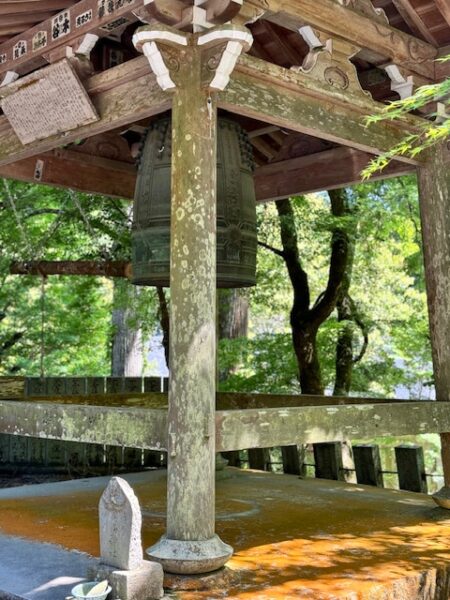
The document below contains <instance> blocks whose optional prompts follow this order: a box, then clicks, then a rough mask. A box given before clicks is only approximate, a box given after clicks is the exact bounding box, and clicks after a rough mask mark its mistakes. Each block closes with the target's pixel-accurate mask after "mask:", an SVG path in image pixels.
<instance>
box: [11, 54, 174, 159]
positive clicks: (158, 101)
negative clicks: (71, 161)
mask: <svg viewBox="0 0 450 600" xmlns="http://www.w3.org/2000/svg"><path fill="white" fill-rule="evenodd" d="M86 90H87V92H88V93H89V95H90V97H91V100H92V102H93V104H94V106H95V108H96V110H97V112H98V114H99V115H100V119H99V120H98V121H97V122H95V123H92V124H91V125H85V126H83V127H80V128H78V129H75V130H73V131H70V132H61V133H60V134H57V135H54V136H52V137H50V138H47V139H45V140H41V141H37V142H33V143H31V144H27V145H26V146H23V145H22V144H21V143H20V141H19V139H18V137H17V135H16V134H15V133H14V131H13V129H12V127H11V126H10V125H9V123H8V121H7V119H6V117H0V166H1V165H5V164H9V163H12V162H16V161H17V160H21V159H24V158H28V157H30V156H35V155H37V154H41V153H42V152H47V151H49V150H52V149H54V148H58V147H59V146H63V145H64V146H65V145H67V144H68V143H70V142H75V141H77V140H80V139H84V138H88V137H92V136H94V135H98V134H100V133H104V132H105V131H110V130H112V129H117V128H120V127H122V126H125V125H129V124H130V123H134V122H136V121H139V120H141V119H145V118H146V117H150V116H152V115H155V114H158V113H161V112H164V111H165V110H167V109H168V108H170V106H171V98H170V96H169V95H168V94H166V93H164V92H163V91H162V90H161V88H160V87H159V85H158V84H157V82H156V78H155V76H154V75H153V74H152V73H150V72H149V67H148V62H147V59H146V58H145V57H139V58H137V59H135V60H133V61H130V62H128V63H124V64H122V65H119V66H117V67H114V68H113V69H109V70H108V71H104V72H103V73H100V74H98V75H94V76H93V77H91V78H90V79H89V80H87V82H86ZM0 96H1V93H0Z"/></svg>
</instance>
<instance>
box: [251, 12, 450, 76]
mask: <svg viewBox="0 0 450 600" xmlns="http://www.w3.org/2000/svg"><path fill="white" fill-rule="evenodd" d="M443 2H444V0H443ZM351 6H353V7H355V8H351V7H346V6H343V3H342V2H339V1H338V0H301V2H299V1H298V0H246V1H245V2H244V6H243V9H242V11H241V15H240V18H241V19H244V20H245V19H246V20H248V21H251V20H254V19H256V18H264V19H267V20H269V21H271V22H273V23H277V24H278V25H281V26H283V27H286V28H287V29H291V30H293V31H298V29H299V27H302V26H304V25H310V26H311V27H315V28H317V29H318V30H320V31H323V32H324V33H327V34H330V35H335V36H338V37H341V38H343V39H346V40H348V41H350V42H352V43H353V44H355V45H356V46H359V47H360V48H363V49H368V50H369V51H370V52H371V56H372V57H374V58H377V59H378V63H379V64H382V63H383V62H386V61H387V60H390V61H392V62H395V63H396V64H398V65H401V66H404V67H406V68H408V69H410V70H412V71H414V72H416V73H418V74H420V75H424V76H426V77H430V78H431V79H433V78H434V68H435V65H434V62H433V60H434V58H435V57H436V55H437V50H436V48H434V47H433V46H432V45H431V44H428V43H427V42H424V41H422V40H420V39H418V38H415V37H413V36H411V35H408V34H406V33H404V32H403V31H400V30H398V29H395V28H394V27H391V26H390V25H388V24H387V23H381V22H380V21H379V20H377V19H375V18H370V17H368V16H367V15H364V14H361V12H359V11H358V10H357V6H358V3H353V4H352V5H351Z"/></svg>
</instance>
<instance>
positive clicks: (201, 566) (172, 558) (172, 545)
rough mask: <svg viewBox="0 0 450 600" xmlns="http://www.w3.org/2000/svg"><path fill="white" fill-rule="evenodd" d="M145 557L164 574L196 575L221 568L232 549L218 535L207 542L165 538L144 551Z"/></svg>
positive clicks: (230, 554) (229, 556)
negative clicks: (155, 564) (161, 567)
mask: <svg viewBox="0 0 450 600" xmlns="http://www.w3.org/2000/svg"><path fill="white" fill-rule="evenodd" d="M145 552H146V554H147V556H148V557H149V558H150V559H151V560H154V561H156V562H158V563H160V564H161V565H162V566H163V569H164V571H165V572H166V573H175V574H178V575H197V574H201V573H210V572H211V571H216V570H217V569H220V568H221V567H223V565H224V564H225V563H226V562H227V560H228V559H229V558H231V556H232V554H233V548H232V547H231V546H229V545H228V544H225V543H224V542H222V540H221V539H220V538H219V536H218V535H215V536H214V537H212V538H211V539H209V540H199V541H181V540H170V539H168V538H167V537H166V536H162V538H161V539H160V540H159V542H157V543H156V544H155V545H154V546H152V547H151V548H148V549H147V550H146V551H145Z"/></svg>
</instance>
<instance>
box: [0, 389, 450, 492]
mask: <svg viewBox="0 0 450 600" xmlns="http://www.w3.org/2000/svg"><path fill="white" fill-rule="evenodd" d="M166 389H167V380H166V379H160V378H155V377H150V378H117V377H94V378H89V377H72V378H70V377H69V378H59V377H49V378H45V379H41V378H19V377H17V378H16V377H14V378H0V469H2V468H3V469H5V468H9V467H11V468H15V467H16V466H17V465H26V464H29V465H30V466H31V465H34V466H35V467H37V466H39V465H40V467H42V468H50V467H52V466H53V467H55V466H62V467H64V466H65V467H67V465H69V467H70V466H71V465H73V464H77V465H81V467H80V468H81V470H82V469H83V468H85V469H91V470H93V471H95V472H97V471H102V472H103V471H108V470H109V471H111V472H112V471H113V470H114V469H119V470H120V469H128V470H131V469H132V468H142V467H143V466H145V465H147V466H160V465H161V464H163V462H164V450H165V448H166V431H167V401H168V399H167V393H165V392H164V391H162V390H166ZM446 431H450V403H448V402H424V401H421V402H411V401H402V400H384V399H373V398H336V397H319V396H301V395H281V394H280V395H277V394H275V395H272V394H271V395H268V394H242V393H236V394H233V393H219V394H217V413H216V449H217V451H218V452H222V453H226V456H227V458H229V460H230V464H234V465H238V463H239V460H240V459H239V454H238V452H239V451H242V450H247V451H248V462H249V465H250V467H252V468H265V466H264V465H265V464H267V463H268V459H267V457H268V449H269V448H273V447H281V462H282V464H283V470H284V472H286V473H296V474H302V469H303V465H302V461H301V460H299V459H296V456H297V454H298V453H297V448H298V446H297V445H298V444H302V445H305V444H313V445H314V448H315V453H316V449H317V459H316V461H315V463H316V467H315V469H316V476H319V477H321V476H327V477H330V478H335V479H340V478H341V473H342V472H343V471H345V468H344V467H342V466H339V465H340V462H339V460H338V459H337V458H336V459H333V458H332V457H333V453H334V455H336V448H337V447H339V446H340V443H341V442H343V441H345V440H352V439H365V440H373V439H374V438H377V437H383V436H402V435H416V434H420V433H441V432H446ZM2 434H9V435H7V436H5V435H2ZM11 434H13V435H14V438H13V437H12V435H11ZM333 448H334V450H333ZM371 448H372V449H369V447H365V446H362V447H358V446H357V447H355V449H354V454H355V469H356V476H357V479H358V482H359V483H367V484H374V485H378V484H379V482H380V480H381V479H382V477H381V476H382V473H380V472H379V471H380V469H378V470H377V467H376V462H377V458H376V449H374V448H373V447H371ZM403 454H404V456H405V457H406V458H405V461H406V462H407V457H410V456H412V454H411V453H408V452H406V451H405V452H404V453H403ZM416 454H417V453H416ZM398 455H399V457H400V455H401V451H400V450H399V451H398ZM324 456H328V457H329V459H328V460H327V461H325V460H324V458H323V457H324ZM321 457H322V458H321ZM398 460H400V462H401V459H400V458H399V459H398ZM408 460H409V459H408ZM415 460H416V466H414V464H413V466H412V467H410V468H409V470H410V471H411V470H412V471H414V469H415V472H417V473H421V471H420V468H419V469H418V468H416V467H417V464H418V462H420V456H418V455H417V456H416V459H415ZM405 461H404V462H405ZM269 462H270V460H269ZM321 464H322V465H323V467H322V471H321V466H320V465H321ZM333 464H334V465H335V466H334V467H333ZM405 464H406V463H405ZM72 468H73V466H72ZM330 469H331V470H330ZM333 469H334V472H335V474H334V475H333V476H332V477H331V476H330V473H333ZM336 469H337V471H336ZM403 470H404V469H403V468H402V467H399V473H400V471H403ZM422 471H423V469H422ZM324 473H325V475H324ZM326 473H328V475H326ZM418 478H419V479H424V477H423V475H421V474H419V475H418V476H416V477H415V480H416V481H417V480H418ZM400 479H402V475H401V473H400ZM407 479H408V478H407ZM377 482H378V483H377ZM401 485H402V483H401ZM405 485H409V484H405ZM411 485H412V484H411ZM414 485H415V484H414ZM416 487H417V486H416ZM407 489H411V487H410V488H407ZM422 489H423V486H422Z"/></svg>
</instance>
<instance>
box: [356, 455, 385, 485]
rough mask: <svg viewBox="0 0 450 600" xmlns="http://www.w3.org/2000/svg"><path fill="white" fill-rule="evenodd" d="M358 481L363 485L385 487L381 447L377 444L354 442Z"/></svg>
mask: <svg viewBox="0 0 450 600" xmlns="http://www.w3.org/2000/svg"><path fill="white" fill-rule="evenodd" d="M352 449H353V460H354V461H355V470H356V481H357V482H358V483H361V484H362V485H375V486H377V487H383V486H384V482H383V472H382V469H381V458H380V448H379V446H377V445H376V444H353V445H352Z"/></svg>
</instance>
